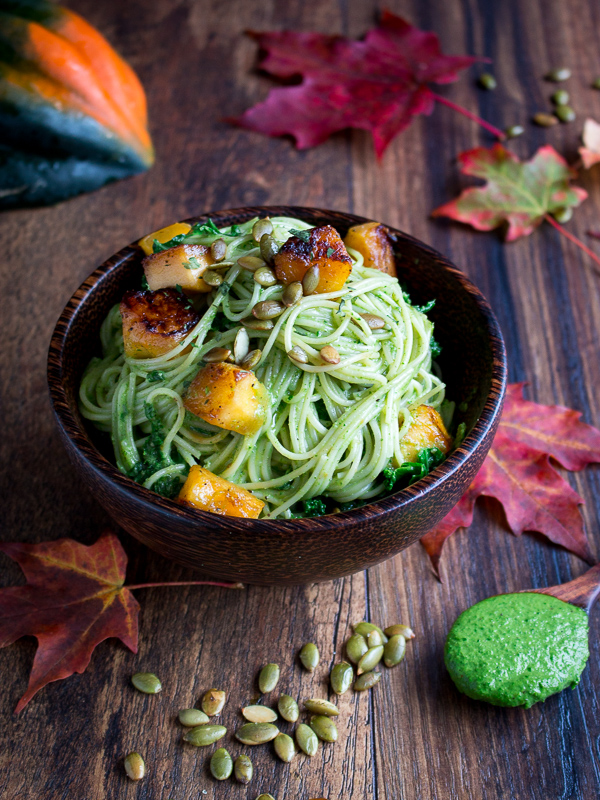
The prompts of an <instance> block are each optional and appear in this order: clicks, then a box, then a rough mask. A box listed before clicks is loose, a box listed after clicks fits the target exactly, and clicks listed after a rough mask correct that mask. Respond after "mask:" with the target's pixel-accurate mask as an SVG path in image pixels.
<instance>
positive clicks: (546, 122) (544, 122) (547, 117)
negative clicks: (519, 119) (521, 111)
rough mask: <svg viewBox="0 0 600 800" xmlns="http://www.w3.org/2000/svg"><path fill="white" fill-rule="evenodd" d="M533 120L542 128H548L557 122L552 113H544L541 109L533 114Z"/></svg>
mask: <svg viewBox="0 0 600 800" xmlns="http://www.w3.org/2000/svg"><path fill="white" fill-rule="evenodd" d="M533 121H534V122H535V124H536V125H540V126H541V127H542V128H550V127H552V125H556V124H558V119H557V118H556V117H555V116H554V114H546V113H545V112H543V111H540V112H539V113H538V114H534V115H533Z"/></svg>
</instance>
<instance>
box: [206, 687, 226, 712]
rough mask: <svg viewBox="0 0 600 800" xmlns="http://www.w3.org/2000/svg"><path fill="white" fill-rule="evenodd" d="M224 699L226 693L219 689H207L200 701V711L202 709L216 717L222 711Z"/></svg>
mask: <svg viewBox="0 0 600 800" xmlns="http://www.w3.org/2000/svg"><path fill="white" fill-rule="evenodd" d="M226 699H227V695H226V694H225V692H222V691H221V690H220V689H209V690H208V692H206V694H205V695H204V697H203V698H202V702H201V703H200V705H201V706H202V711H204V713H205V714H208V716H209V717H216V716H217V715H218V714H220V713H221V711H223V706H224V705H225V700H226Z"/></svg>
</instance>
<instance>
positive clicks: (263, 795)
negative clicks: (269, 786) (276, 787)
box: [256, 793, 275, 800]
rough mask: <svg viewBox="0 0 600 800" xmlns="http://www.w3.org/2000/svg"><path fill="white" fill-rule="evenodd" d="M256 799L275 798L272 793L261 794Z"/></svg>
mask: <svg viewBox="0 0 600 800" xmlns="http://www.w3.org/2000/svg"><path fill="white" fill-rule="evenodd" d="M256 800H275V798H274V797H273V795H272V794H268V793H267V794H259V795H258V797H257V798H256Z"/></svg>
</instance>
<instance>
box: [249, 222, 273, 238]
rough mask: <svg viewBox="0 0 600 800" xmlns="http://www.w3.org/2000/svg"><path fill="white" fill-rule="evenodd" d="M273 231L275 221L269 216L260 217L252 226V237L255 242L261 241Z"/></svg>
mask: <svg viewBox="0 0 600 800" xmlns="http://www.w3.org/2000/svg"><path fill="white" fill-rule="evenodd" d="M272 233H273V223H272V222H271V220H270V219H269V218H268V217H265V218H264V219H259V220H258V222H255V223H254V225H253V226H252V238H253V239H254V241H255V242H260V240H261V239H262V237H263V236H264V235H265V234H266V235H267V236H270V235H271V234H272Z"/></svg>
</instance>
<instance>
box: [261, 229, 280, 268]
mask: <svg viewBox="0 0 600 800" xmlns="http://www.w3.org/2000/svg"><path fill="white" fill-rule="evenodd" d="M278 252H279V245H278V244H277V242H276V241H275V239H274V237H273V236H271V235H270V234H269V233H265V234H263V236H261V239H260V254H261V256H262V257H263V258H264V260H265V261H266V262H267V264H272V263H273V259H274V258H275V256H276V255H277V253H278Z"/></svg>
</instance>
